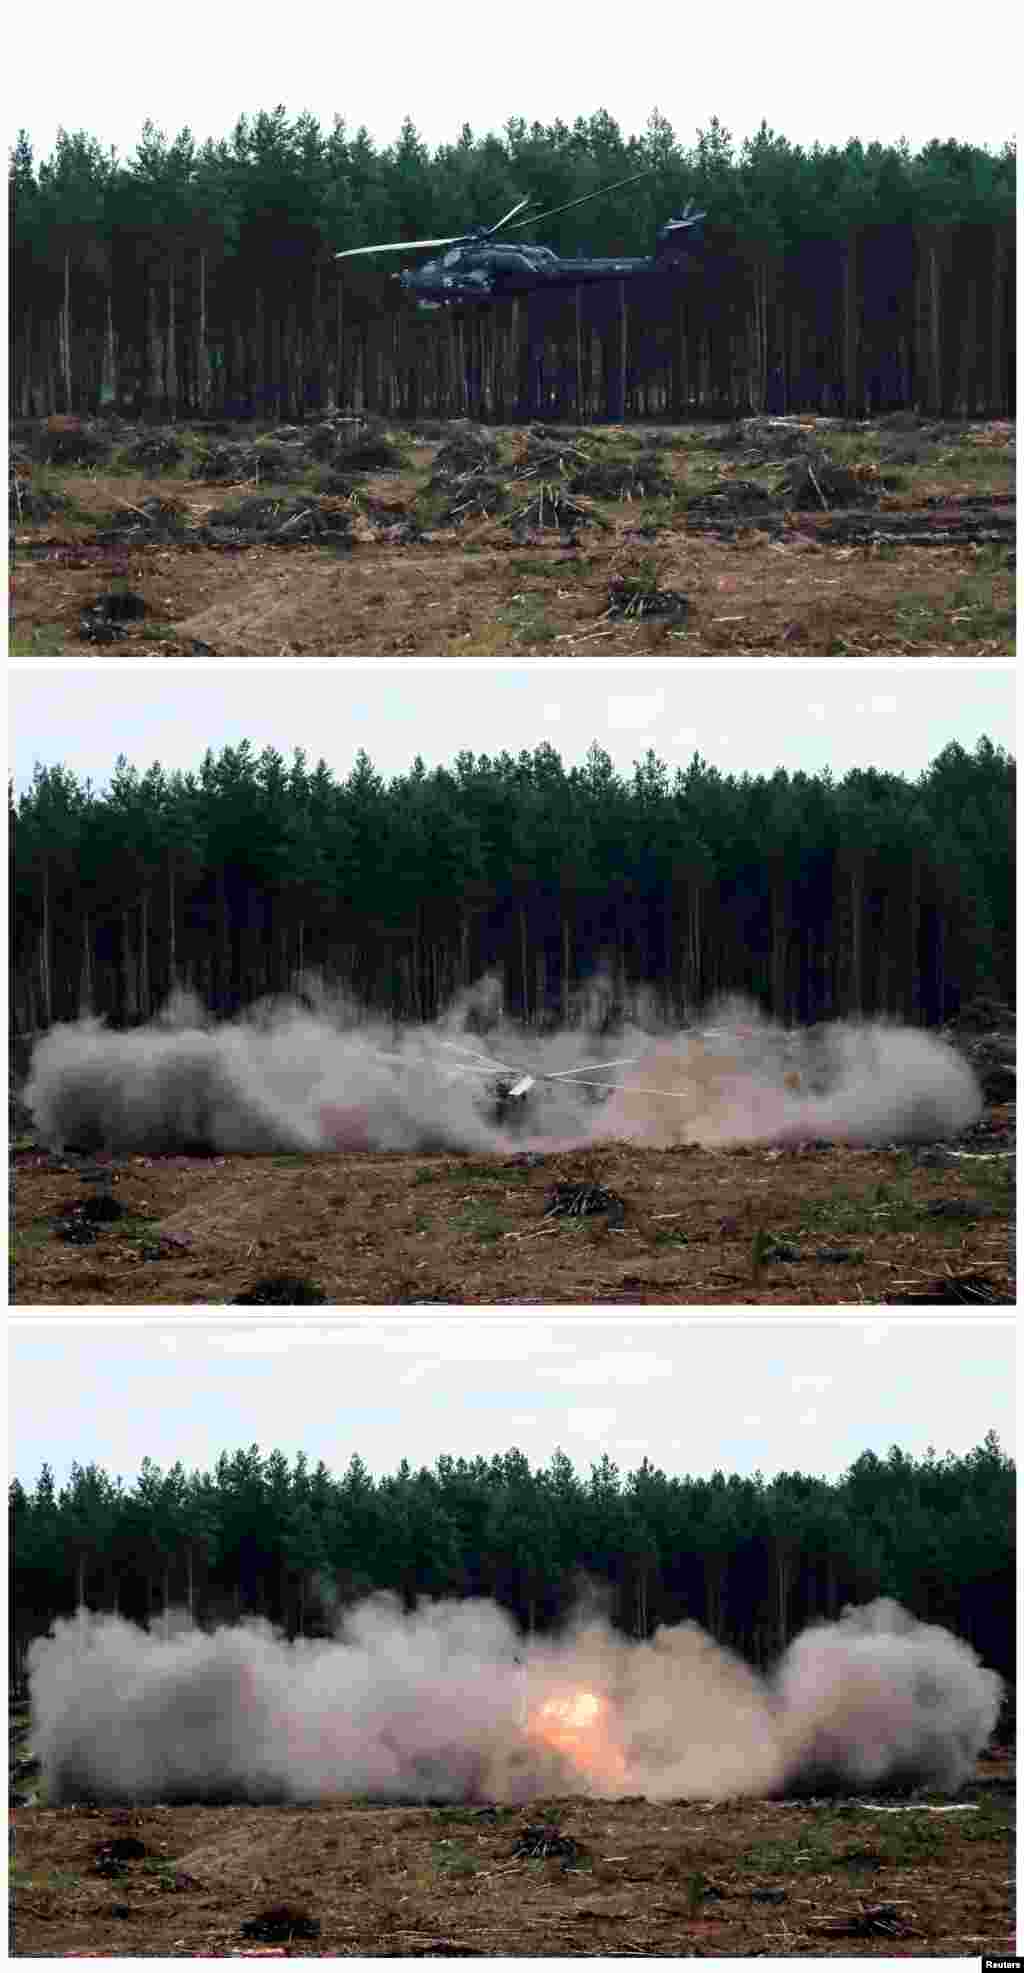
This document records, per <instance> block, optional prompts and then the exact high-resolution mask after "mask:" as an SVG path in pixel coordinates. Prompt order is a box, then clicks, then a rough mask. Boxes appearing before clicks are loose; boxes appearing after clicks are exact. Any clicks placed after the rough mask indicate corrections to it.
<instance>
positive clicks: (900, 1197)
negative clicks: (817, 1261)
mask: <svg viewBox="0 0 1024 1973" xmlns="http://www.w3.org/2000/svg"><path fill="white" fill-rule="evenodd" d="M883 1194H884V1197H883V1196H882V1195H883ZM920 1217H921V1214H920V1209H919V1207H918V1206H916V1205H915V1203H914V1201H913V1199H912V1197H911V1195H910V1187H909V1182H907V1181H903V1182H898V1183H884V1184H882V1185H879V1186H877V1187H876V1188H875V1191H874V1192H873V1193H870V1192H869V1193H862V1194H860V1196H859V1197H858V1196H857V1195H856V1194H855V1193H852V1192H848V1191H846V1190H844V1189H843V1188H842V1187H840V1188H837V1190H836V1191H835V1192H833V1193H832V1195H831V1197H830V1198H828V1199H813V1200H809V1201H808V1202H807V1203H806V1204H805V1206H804V1207H803V1210H802V1212H801V1215H800V1222H799V1228H798V1231H799V1233H802V1234H808V1233H815V1232H825V1233H828V1234H837V1233H877V1232H880V1231H883V1230H884V1231H886V1232H897V1233H910V1232H911V1231H912V1230H913V1229H914V1227H916V1226H917V1225H918V1224H919V1222H920Z"/></svg>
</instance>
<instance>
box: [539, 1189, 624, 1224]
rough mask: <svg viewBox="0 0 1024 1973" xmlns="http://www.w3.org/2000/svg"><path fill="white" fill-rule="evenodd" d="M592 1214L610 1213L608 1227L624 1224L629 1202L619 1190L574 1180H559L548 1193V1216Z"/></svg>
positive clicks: (576, 1216)
mask: <svg viewBox="0 0 1024 1973" xmlns="http://www.w3.org/2000/svg"><path fill="white" fill-rule="evenodd" d="M590 1213H607V1214H608V1224H609V1226H621V1225H622V1223H623V1221H624V1219H625V1216H626V1202H625V1200H624V1199H620V1197H619V1195H618V1193H617V1192H610V1191H609V1190H608V1189H607V1187H606V1186H604V1185H593V1184H589V1183H585V1184H582V1185H581V1184H579V1183H578V1182H576V1181H574V1180H571V1179H569V1180H560V1181H559V1182H558V1184H557V1185H554V1186H553V1187H552V1189H551V1191H550V1192H549V1193H548V1196H547V1199H546V1201H545V1206H544V1218H545V1219H561V1218H562V1217H563V1216H565V1215H568V1216H570V1217H572V1218H582V1217H584V1216H585V1215H588V1214H590Z"/></svg>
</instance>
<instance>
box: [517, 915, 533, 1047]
mask: <svg viewBox="0 0 1024 1973" xmlns="http://www.w3.org/2000/svg"><path fill="white" fill-rule="evenodd" d="M519 963H520V968H521V974H522V981H523V1020H524V1021H528V1020H529V1018H530V974H529V969H528V966H527V946H526V906H525V904H521V905H520V907H519Z"/></svg>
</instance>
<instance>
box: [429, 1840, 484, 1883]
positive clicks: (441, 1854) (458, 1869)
mask: <svg viewBox="0 0 1024 1973" xmlns="http://www.w3.org/2000/svg"><path fill="white" fill-rule="evenodd" d="M437 1847H438V1854H437V1856H436V1857H435V1859H434V1867H435V1869H436V1870H437V1871H438V1873H439V1874H440V1876H442V1877H475V1876H476V1874H477V1871H478V1870H479V1868H480V1860H479V1858H478V1857H475V1856H474V1855H473V1853H472V1851H471V1850H467V1849H466V1848H465V1847H464V1845H463V1844H462V1843H456V1842H455V1841H454V1839H453V1838H452V1837H449V1836H443V1837H442V1838H441V1841H440V1843H439V1844H438V1846H437Z"/></svg>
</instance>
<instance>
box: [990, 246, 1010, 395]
mask: <svg viewBox="0 0 1024 1973" xmlns="http://www.w3.org/2000/svg"><path fill="white" fill-rule="evenodd" d="M1005 267H1006V248H1005V243H1004V241H1003V236H1002V233H1001V231H1000V230H999V228H998V227H996V228H995V229H994V234H993V240H992V332H991V336H990V347H991V371H990V377H989V400H988V415H989V417H990V418H1004V417H1005V416H1006V412H1007V409H1008V406H1007V403H1006V379H1005V377H1004V375H1003V367H1004V363H1005V357H1004V353H1003V352H1004V338H1003V280H1004V272H1005Z"/></svg>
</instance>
